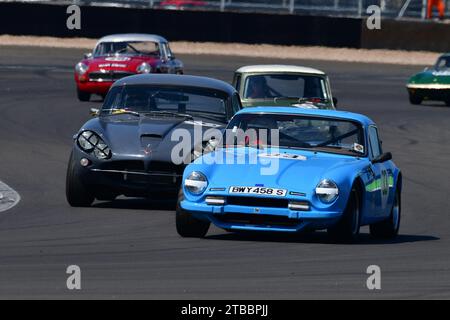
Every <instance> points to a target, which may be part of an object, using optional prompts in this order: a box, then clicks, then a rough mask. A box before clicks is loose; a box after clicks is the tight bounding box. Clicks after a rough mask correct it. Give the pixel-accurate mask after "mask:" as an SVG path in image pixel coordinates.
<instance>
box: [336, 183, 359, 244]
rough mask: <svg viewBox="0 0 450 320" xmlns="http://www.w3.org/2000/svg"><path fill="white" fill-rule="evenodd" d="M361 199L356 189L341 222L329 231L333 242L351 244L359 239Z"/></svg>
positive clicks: (353, 190)
mask: <svg viewBox="0 0 450 320" xmlns="http://www.w3.org/2000/svg"><path fill="white" fill-rule="evenodd" d="M360 199H361V198H360V193H359V191H358V189H357V188H355V187H354V188H353V189H352V192H351V194H350V197H349V199H348V203H347V207H346V208H345V211H344V214H343V216H342V218H341V220H340V221H339V222H338V223H337V224H336V225H334V226H333V227H331V228H329V229H328V234H329V236H330V237H331V239H332V240H333V241H335V242H344V243H350V242H354V241H356V240H357V239H358V237H359V230H360V227H361V201H360Z"/></svg>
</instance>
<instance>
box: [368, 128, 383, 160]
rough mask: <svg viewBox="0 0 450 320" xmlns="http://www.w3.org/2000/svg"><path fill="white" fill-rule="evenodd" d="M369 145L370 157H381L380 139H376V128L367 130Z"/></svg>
mask: <svg viewBox="0 0 450 320" xmlns="http://www.w3.org/2000/svg"><path fill="white" fill-rule="evenodd" d="M369 143H370V149H371V152H372V157H373V158H376V157H378V156H379V155H381V153H382V152H381V145H380V139H379V138H378V129H377V128H376V127H370V128H369Z"/></svg>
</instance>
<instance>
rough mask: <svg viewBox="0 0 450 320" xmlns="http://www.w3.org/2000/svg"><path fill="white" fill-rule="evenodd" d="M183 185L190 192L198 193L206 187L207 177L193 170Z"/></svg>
mask: <svg viewBox="0 0 450 320" xmlns="http://www.w3.org/2000/svg"><path fill="white" fill-rule="evenodd" d="M184 186H185V188H186V190H188V191H189V192H190V193H192V194H194V195H200V194H202V193H203V192H205V190H206V188H207V187H208V179H207V178H206V176H205V175H204V174H203V173H201V172H197V171H194V172H192V173H191V174H190V175H189V176H188V177H187V179H186V180H185V181H184Z"/></svg>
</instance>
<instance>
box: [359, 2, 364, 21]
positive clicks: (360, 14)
mask: <svg viewBox="0 0 450 320" xmlns="http://www.w3.org/2000/svg"><path fill="white" fill-rule="evenodd" d="M362 13H363V0H359V1H358V17H360V18H361V17H362Z"/></svg>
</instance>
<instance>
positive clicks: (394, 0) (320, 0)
mask: <svg viewBox="0 0 450 320" xmlns="http://www.w3.org/2000/svg"><path fill="white" fill-rule="evenodd" d="M427 1H428V0H190V1H180V0H178V1H170V0H169V1H167V0H166V1H163V0H72V1H70V0H17V1H16V2H35V3H36V2H42V3H55V4H61V3H63V4H66V3H76V4H80V5H94V6H125V7H148V8H160V9H179V10H184V9H189V10H197V9H198V10H220V11H242V12H268V13H274V12H277V13H299V14H314V15H334V16H348V17H361V16H365V15H367V13H366V8H368V7H369V6H371V5H378V6H380V7H381V8H382V14H383V16H385V17H389V18H396V17H399V18H403V17H410V18H425V15H426V4H427ZM0 2H14V0H0ZM446 2H447V13H448V14H449V15H450V0H446Z"/></svg>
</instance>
